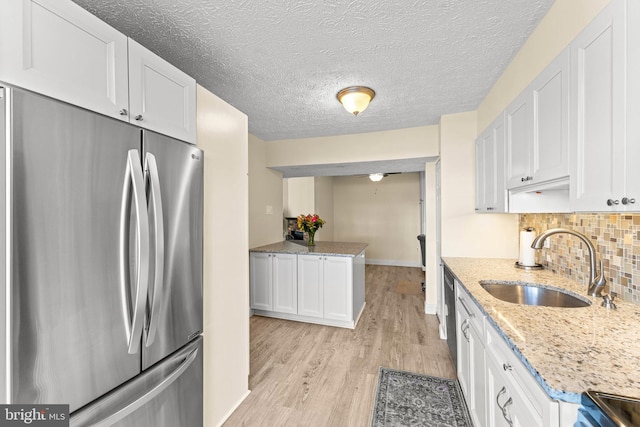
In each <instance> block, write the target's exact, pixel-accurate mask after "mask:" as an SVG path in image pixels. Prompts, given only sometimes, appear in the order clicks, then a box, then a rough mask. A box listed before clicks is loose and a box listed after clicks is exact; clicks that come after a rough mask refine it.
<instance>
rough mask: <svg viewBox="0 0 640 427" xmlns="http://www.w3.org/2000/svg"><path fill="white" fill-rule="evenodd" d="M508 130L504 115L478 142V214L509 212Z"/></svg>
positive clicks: (492, 124)
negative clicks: (506, 184)
mask: <svg viewBox="0 0 640 427" xmlns="http://www.w3.org/2000/svg"><path fill="white" fill-rule="evenodd" d="M504 141H505V127H504V115H503V114H501V115H500V116H499V117H498V118H497V119H496V120H495V121H494V122H493V123H491V125H490V126H489V127H488V128H487V129H486V130H485V131H484V132H483V133H482V134H481V135H480V136H479V137H478V140H477V141H476V212H506V211H507V203H506V200H507V199H506V186H505V179H504V170H505V155H504V145H505V144H504Z"/></svg>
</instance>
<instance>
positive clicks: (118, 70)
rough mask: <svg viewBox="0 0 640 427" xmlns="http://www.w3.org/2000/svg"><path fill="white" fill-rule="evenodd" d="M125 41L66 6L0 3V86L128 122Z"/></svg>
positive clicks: (52, 0)
mask: <svg viewBox="0 0 640 427" xmlns="http://www.w3.org/2000/svg"><path fill="white" fill-rule="evenodd" d="M127 72H128V71H127V38H126V36H125V35H124V34H121V33H119V32H118V31H116V30H115V29H114V28H112V27H110V26H109V25H107V24H106V23H104V22H102V21H101V20H100V19H98V18H97V17H95V16H94V15H92V14H90V13H89V12H87V11H86V10H84V9H82V8H81V7H80V6H78V5H76V4H75V3H73V2H71V1H60V0H2V2H0V81H4V82H6V83H8V84H12V85H15V86H19V87H23V88H25V89H28V90H31V91H34V92H38V93H41V94H44V95H47V96H50V97H53V98H57V99H60V100H62V101H65V102H68V103H70V104H74V105H78V106H80V107H83V108H86V109H88V110H92V111H97V112H99V113H102V114H104V115H106V116H110V117H113V118H117V119H121V120H128V116H127V109H128V108H129V102H128V99H129V94H128V83H127Z"/></svg>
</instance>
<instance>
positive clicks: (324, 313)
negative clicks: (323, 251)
mask: <svg viewBox="0 0 640 427" xmlns="http://www.w3.org/2000/svg"><path fill="white" fill-rule="evenodd" d="M298 288H299V295H298V306H299V307H300V310H299V312H298V314H301V315H309V316H313V317H322V318H324V319H329V320H338V321H343V322H348V321H350V320H353V315H352V302H351V299H352V295H353V262H352V258H351V257H338V256H321V255H298Z"/></svg>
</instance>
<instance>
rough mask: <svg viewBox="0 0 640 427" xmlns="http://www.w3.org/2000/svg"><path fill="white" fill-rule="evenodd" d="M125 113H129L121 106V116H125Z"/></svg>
mask: <svg viewBox="0 0 640 427" xmlns="http://www.w3.org/2000/svg"><path fill="white" fill-rule="evenodd" d="M127 114H129V112H128V111H127V109H126V108H123V109H122V110H120V115H121V116H126V115H127Z"/></svg>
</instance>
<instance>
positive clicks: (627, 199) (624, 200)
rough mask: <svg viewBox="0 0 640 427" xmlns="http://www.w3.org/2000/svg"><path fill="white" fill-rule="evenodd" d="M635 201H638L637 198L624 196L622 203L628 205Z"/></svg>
mask: <svg viewBox="0 0 640 427" xmlns="http://www.w3.org/2000/svg"><path fill="white" fill-rule="evenodd" d="M635 202H636V199H629V198H627V197H623V198H622V204H623V205H627V204H629V205H632V204H634V203H635Z"/></svg>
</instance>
